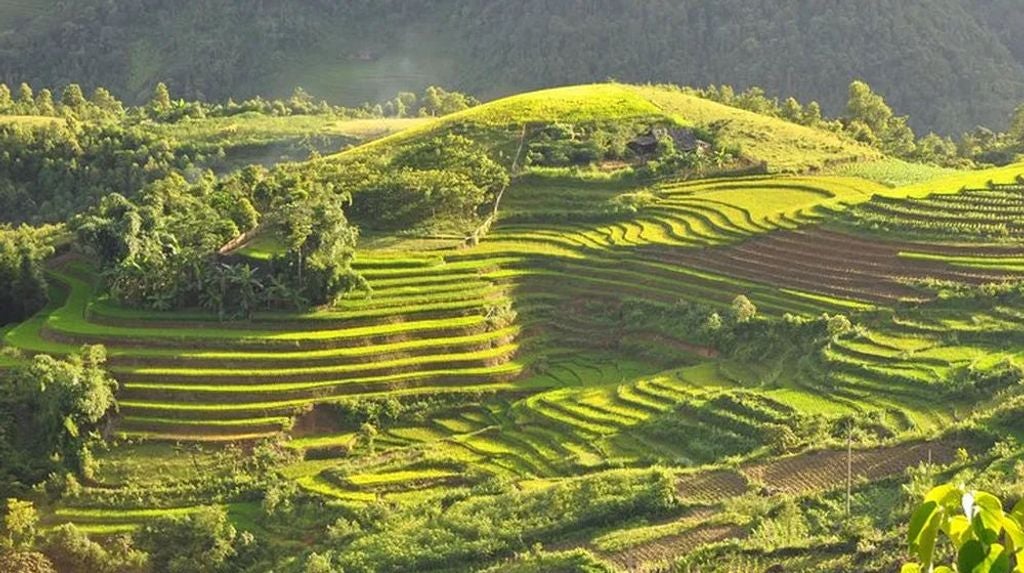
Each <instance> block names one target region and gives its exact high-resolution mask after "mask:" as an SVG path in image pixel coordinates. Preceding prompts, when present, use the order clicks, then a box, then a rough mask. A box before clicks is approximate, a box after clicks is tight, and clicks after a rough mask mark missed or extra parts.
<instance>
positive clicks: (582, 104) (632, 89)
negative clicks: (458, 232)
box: [334, 83, 883, 173]
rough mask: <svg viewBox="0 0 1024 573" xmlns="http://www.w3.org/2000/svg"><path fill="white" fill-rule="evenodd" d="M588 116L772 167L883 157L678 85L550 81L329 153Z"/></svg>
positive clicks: (493, 139) (494, 139)
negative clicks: (677, 127)
mask: <svg viewBox="0 0 1024 573" xmlns="http://www.w3.org/2000/svg"><path fill="white" fill-rule="evenodd" d="M593 122H598V123H600V122H608V123H614V124H620V125H625V124H630V123H633V124H636V126H635V128H634V129H636V130H638V131H637V132H636V133H637V134H639V133H640V131H639V130H643V129H644V128H645V126H646V125H650V124H652V123H657V122H673V123H679V124H682V125H690V126H695V127H700V128H703V129H706V130H708V131H710V132H712V133H715V134H716V137H717V138H718V139H719V142H720V143H721V144H722V146H727V147H737V148H739V150H740V152H741V153H742V154H743V156H744V157H746V158H748V159H749V160H751V161H753V162H757V163H763V164H764V165H765V166H766V167H767V170H768V171H769V172H772V173H778V172H802V171H808V170H819V169H822V168H824V167H826V166H828V165H833V164H843V163H850V162H856V161H872V160H880V159H882V158H883V156H882V154H881V153H879V152H878V151H877V150H875V149H872V148H870V147H867V146H865V145H861V144H859V143H856V142H854V141H851V140H848V139H846V138H843V137H841V136H839V135H837V134H835V133H831V132H829V131H825V130H820V129H812V128H809V127H805V126H802V125H797V124H794V123H790V122H788V121H785V120H782V119H778V118H773V117H768V116H764V115H760V114H756V113H752V112H749V111H745V110H742V109H737V108H734V107H729V106H726V105H722V104H719V103H716V102H713V101H709V100H705V99H701V98H699V97H695V96H692V95H688V94H685V93H683V92H681V91H679V90H674V89H670V88H659V87H640V86H629V85H624V84H614V83H609V84H594V85H583V86H570V87H563V88H553V89H547V90H541V91H536V92H529V93H525V94H519V95H515V96H511V97H507V98H502V99H499V100H495V101H493V102H490V103H487V104H484V105H481V106H478V107H475V108H471V109H468V110H465V111H462V112H459V113H454V114H451V115H448V116H445V117H443V118H441V119H438V120H435V121H430V122H426V123H423V124H421V125H418V126H416V127H415V128H412V129H407V130H404V131H400V132H398V133H396V134H394V135H391V136H389V137H385V138H382V139H379V140H376V141H374V142H371V143H369V144H367V145H363V146H360V147H356V148H354V149H352V150H350V151H348V152H343V153H341V154H339V155H336V156H334V157H335V158H347V157H353V156H355V157H358V156H364V155H367V154H369V155H380V154H382V153H389V152H391V151H393V150H395V149H400V148H402V147H403V146H405V145H408V144H409V143H410V142H413V141H417V140H421V139H423V138H426V137H430V136H434V135H438V134H441V133H446V132H464V131H467V130H469V131H474V132H480V131H486V132H487V135H486V136H483V137H482V139H483V140H485V141H486V142H487V143H489V144H491V145H492V146H495V147H498V146H501V145H505V146H511V147H512V149H514V147H515V143H516V142H517V141H518V139H519V137H520V135H521V129H522V127H524V126H543V125H547V124H553V123H562V124H586V123H593ZM478 137H481V136H478Z"/></svg>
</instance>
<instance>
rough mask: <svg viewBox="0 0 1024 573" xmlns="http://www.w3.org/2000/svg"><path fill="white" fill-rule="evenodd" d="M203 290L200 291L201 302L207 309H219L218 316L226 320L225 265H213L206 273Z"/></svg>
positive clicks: (221, 319)
mask: <svg viewBox="0 0 1024 573" xmlns="http://www.w3.org/2000/svg"><path fill="white" fill-rule="evenodd" d="M203 278H204V280H203V286H202V290H200V291H199V304H200V305H201V306H202V307H203V308H205V309H207V310H215V311H217V318H218V319H219V320H220V321H221V322H223V321H224V298H225V295H226V290H227V284H226V280H225V273H224V267H223V265H211V266H210V267H209V269H208V270H207V271H206V273H204V277H203Z"/></svg>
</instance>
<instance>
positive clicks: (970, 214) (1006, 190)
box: [851, 183, 1024, 244]
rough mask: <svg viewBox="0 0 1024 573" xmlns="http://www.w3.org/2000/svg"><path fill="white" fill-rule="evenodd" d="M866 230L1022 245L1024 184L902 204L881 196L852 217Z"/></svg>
mask: <svg viewBox="0 0 1024 573" xmlns="http://www.w3.org/2000/svg"><path fill="white" fill-rule="evenodd" d="M851 217H852V219H853V221H855V222H856V223H857V224H858V225H859V226H861V227H868V228H873V229H879V230H886V231H888V232H891V233H898V234H902V235H908V236H913V237H917V238H926V239H938V240H948V239H949V238H950V234H951V233H953V234H955V235H956V237H957V240H958V241H961V242H970V241H983V242H1004V243H1008V244H1015V243H1016V244H1019V242H1020V241H1021V239H1024V183H1005V184H996V185H991V186H989V187H986V188H972V189H965V190H963V191H961V192H959V193H956V194H953V195H949V194H940V195H931V196H927V197H923V198H920V199H912V200H898V199H891V198H884V197H879V198H876V199H874V200H872V201H869V202H867V203H864V204H862V205H860V206H859V207H858V208H857V209H855V210H854V211H853V212H852V213H851Z"/></svg>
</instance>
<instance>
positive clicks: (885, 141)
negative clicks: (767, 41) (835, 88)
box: [692, 80, 1024, 168]
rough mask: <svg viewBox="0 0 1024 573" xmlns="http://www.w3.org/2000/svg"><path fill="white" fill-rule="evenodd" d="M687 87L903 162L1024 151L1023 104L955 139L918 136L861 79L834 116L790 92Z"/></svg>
mask: <svg viewBox="0 0 1024 573" xmlns="http://www.w3.org/2000/svg"><path fill="white" fill-rule="evenodd" d="M692 92H693V93H694V94H696V95H699V96H701V97H705V98H707V99H710V100H713V101H717V102H719V103H723V104H726V105H731V106H733V107H738V108H741V109H746V110H749V111H753V112H755V113H760V114H764V115H769V116H774V117H779V118H782V119H785V120H787V121H790V122H793V123H797V124H800V125H806V126H808V127H815V128H819V129H827V130H830V131H833V132H836V133H841V134H844V135H846V136H848V137H850V138H852V139H855V140H857V141H860V142H862V143H864V144H866V145H870V146H872V147H875V148H877V149H879V150H880V151H883V152H884V153H886V154H889V155H892V156H894V157H899V158H902V159H906V160H908V161H915V162H920V163H930V164H934V165H941V166H947V167H961V168H962V167H973V166H975V165H978V164H997V165H1001V164H1006V163H1010V162H1012V161H1014V159H1015V158H1016V157H1017V156H1018V155H1019V154H1021V153H1024V104H1022V105H1020V106H1018V107H1017V108H1016V109H1015V110H1014V112H1013V114H1012V116H1011V118H1010V122H1009V127H1008V129H1007V130H1006V132H1004V133H996V132H994V131H992V130H991V129H988V128H985V127H978V128H975V129H974V130H973V131H970V132H966V133H964V134H962V135H961V136H960V137H959V138H958V140H956V141H954V140H953V138H951V137H949V136H945V137H943V136H940V135H937V134H936V133H934V132H931V133H928V134H927V135H925V136H923V137H920V138H918V137H917V136H916V135H915V134H914V131H913V129H911V127H910V118H909V117H907V116H898V115H896V114H895V112H894V111H893V109H892V108H891V107H890V106H889V104H888V103H886V101H885V99H884V98H883V97H882V96H881V95H879V94H878V93H875V91H874V90H872V88H871V86H869V85H868V84H867V83H866V82H863V81H860V80H857V81H854V82H852V83H851V84H850V86H849V89H848V94H847V96H848V97H847V101H846V108H845V111H844V112H843V113H842V114H841V115H840V116H839V117H838V118H837V119H830V118H826V117H824V116H823V114H822V110H821V106H820V105H819V104H818V102H816V101H812V102H810V103H808V104H806V105H803V104H801V103H800V102H799V101H797V99H796V98H793V97H789V98H786V99H785V100H783V101H780V100H779V99H778V98H775V97H769V96H768V95H767V94H766V92H765V91H764V90H763V89H762V88H759V87H752V88H749V89H747V90H744V91H742V92H737V91H736V90H735V89H734V88H733V87H732V86H729V85H723V86H714V85H712V86H708V87H707V88H703V89H696V90H692Z"/></svg>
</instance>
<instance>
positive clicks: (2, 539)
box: [0, 498, 266, 573]
mask: <svg viewBox="0 0 1024 573" xmlns="http://www.w3.org/2000/svg"><path fill="white" fill-rule="evenodd" d="M0 515H2V517H3V519H2V521H0V573H58V572H60V573H193V572H196V571H210V572H219V573H236V572H237V573H241V572H242V571H257V570H266V569H264V568H262V567H260V566H258V565H257V564H260V565H266V563H262V562H261V560H262V559H263V558H265V557H266V551H265V547H264V546H262V545H260V544H259V543H258V542H257V541H256V538H255V537H254V536H253V535H252V534H251V533H248V532H239V531H238V530H237V529H236V528H235V526H234V525H232V524H231V521H230V520H229V518H228V515H227V512H226V511H225V510H224V509H223V508H218V507H201V508H198V509H197V510H196V511H194V512H191V513H188V514H186V515H180V516H177V515H176V516H169V517H163V518H159V519H156V520H154V521H153V522H152V523H150V524H148V525H147V526H146V527H144V528H143V529H142V530H141V531H139V532H138V533H136V534H134V535H128V534H121V535H117V536H114V537H113V538H112V539H109V540H108V541H106V542H104V543H98V542H96V541H93V540H91V539H89V536H88V535H87V534H86V533H85V532H83V531H82V530H80V529H79V528H77V527H75V526H74V525H72V524H65V525H61V526H58V527H56V528H53V529H50V530H48V531H44V530H43V529H42V527H40V523H39V522H40V518H39V512H38V511H37V510H36V508H35V506H34V505H33V504H32V503H31V502H28V501H21V500H18V499H14V498H11V499H8V500H7V502H6V507H4V508H0Z"/></svg>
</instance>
